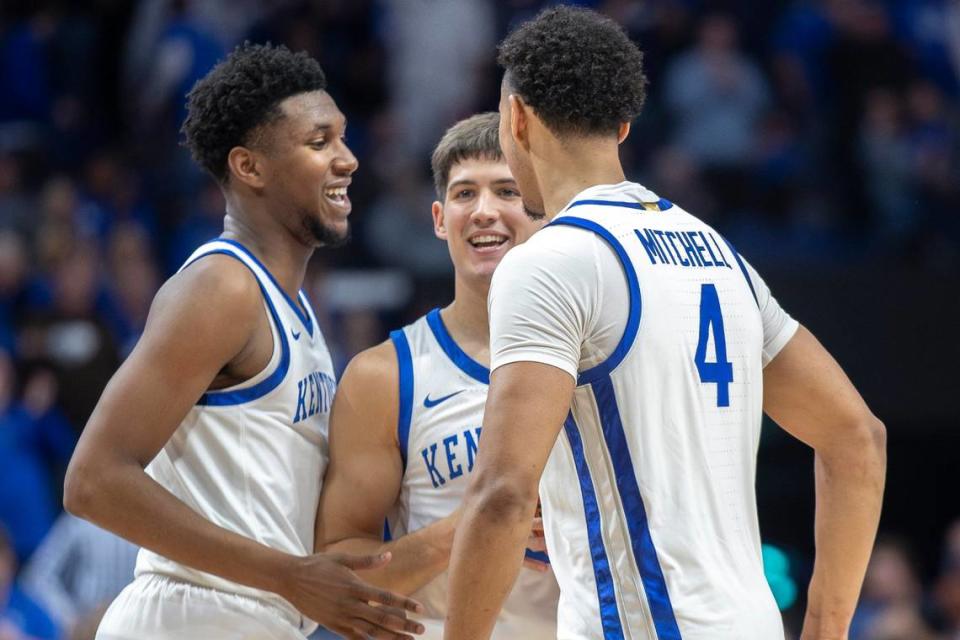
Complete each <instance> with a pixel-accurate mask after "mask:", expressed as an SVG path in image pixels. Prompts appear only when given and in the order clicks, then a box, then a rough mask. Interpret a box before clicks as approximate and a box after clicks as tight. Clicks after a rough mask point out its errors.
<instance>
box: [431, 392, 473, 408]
mask: <svg viewBox="0 0 960 640" xmlns="http://www.w3.org/2000/svg"><path fill="white" fill-rule="evenodd" d="M463 392H464V389H460V391H454V392H453V393H451V394H450V395H448V396H441V397H439V398H437V399H436V400H431V399H430V394H429V393H428V394H427V397H426V398H424V399H423V406H425V407H426V408H427V409H430V408H432V407H435V406H437V405H438V404H440V403H441V402H446V401H447V400H449V399H450V398H452V397H453V396H455V395H457V394H458V393H463Z"/></svg>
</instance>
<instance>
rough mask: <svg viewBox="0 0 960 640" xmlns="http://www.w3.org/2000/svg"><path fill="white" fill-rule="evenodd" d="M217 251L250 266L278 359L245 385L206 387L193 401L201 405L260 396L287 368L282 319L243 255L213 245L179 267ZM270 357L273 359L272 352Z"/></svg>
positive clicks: (240, 401) (227, 403) (221, 404)
mask: <svg viewBox="0 0 960 640" xmlns="http://www.w3.org/2000/svg"><path fill="white" fill-rule="evenodd" d="M217 254H221V255H225V256H230V257H231V258H233V259H234V260H237V261H238V262H240V264H242V265H243V266H245V267H246V268H247V269H249V270H250V273H251V274H252V275H253V277H254V279H255V280H256V281H257V286H258V287H260V295H262V296H263V299H264V301H265V302H266V304H267V310H268V311H269V312H270V320H271V322H272V323H273V328H274V330H275V332H276V334H277V336H276V339H277V340H279V341H280V362H279V363H278V364H277V368H276V369H274V370H273V372H272V373H270V374H269V375H267V376H266V377H265V378H262V379H261V380H259V381H258V382H256V383H255V384H251V385H249V386H245V385H248V384H249V381H244V382H241V383H239V384H238V385H234V386H232V387H227V388H226V389H215V390H212V391H207V392H206V393H204V394H203V395H202V396H200V399H199V400H197V403H196V404H197V405H198V406H203V407H225V406H233V405H238V404H243V403H246V402H250V401H252V400H256V399H258V398H262V397H263V396H265V395H267V394H268V393H270V392H271V391H273V390H274V389H276V388H277V387H278V386H279V385H280V383H281V382H283V379H284V378H285V377H286V376H287V370H289V368H290V345H289V344H288V343H287V334H286V332H285V331H284V329H283V323H282V322H280V316H279V315H278V314H277V310H276V308H275V307H274V306H273V301H272V300H271V299H270V294H269V293H267V290H266V288H265V287H264V286H263V282H261V281H260V277H259V276H258V275H257V272H256V271H254V270H253V268H252V267H251V266H250V265H249V264H247V263H246V262H245V261H244V260H243V258H241V257H240V256H238V255H237V254H236V253H234V252H232V251H230V250H227V249H213V250H211V251H208V252H207V253H202V254H200V255H198V256H196V257H195V258H193V259H192V260H191V261H190V262H188V263H187V264H185V265H184V266H183V269H186V268H187V267H189V266H190V265H191V264H193V263H194V262H196V261H197V260H200V259H201V258H204V257H206V256H212V255H217ZM270 359H271V360H273V357H272V355H271V358H270ZM268 366H269V365H268ZM259 375H260V374H257V375H256V376H253V377H252V378H251V380H255V379H256V378H258V377H259Z"/></svg>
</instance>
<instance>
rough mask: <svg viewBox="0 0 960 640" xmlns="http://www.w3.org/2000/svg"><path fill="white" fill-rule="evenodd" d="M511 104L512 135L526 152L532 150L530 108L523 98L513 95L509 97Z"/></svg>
mask: <svg viewBox="0 0 960 640" xmlns="http://www.w3.org/2000/svg"><path fill="white" fill-rule="evenodd" d="M507 101H508V102H509V103H510V135H511V136H512V137H513V140H514V142H516V143H517V144H518V145H519V146H520V147H521V148H523V149H524V150H525V151H528V150H529V149H530V138H529V132H530V107H529V106H528V105H527V104H526V103H524V101H523V98H521V97H520V96H518V95H516V94H513V93H511V94H510V95H509V96H507Z"/></svg>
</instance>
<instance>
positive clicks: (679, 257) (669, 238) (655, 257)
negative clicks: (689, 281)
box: [635, 229, 733, 269]
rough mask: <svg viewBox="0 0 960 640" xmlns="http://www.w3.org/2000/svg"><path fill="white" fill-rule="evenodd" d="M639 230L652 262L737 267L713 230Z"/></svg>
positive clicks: (640, 237) (639, 235) (691, 265)
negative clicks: (732, 264)
mask: <svg viewBox="0 0 960 640" xmlns="http://www.w3.org/2000/svg"><path fill="white" fill-rule="evenodd" d="M635 233H636V234H637V237H638V238H639V239H640V244H642V245H643V248H644V249H645V250H646V252H647V257H648V258H650V263H651V264H658V263H659V264H679V265H680V266H683V267H726V268H727V269H732V268H733V267H731V266H730V260H729V259H728V258H727V256H726V255H724V253H723V250H722V249H721V248H720V243H719V242H717V238H716V237H715V236H714V235H713V234H712V233H710V232H709V231H707V232H706V233H704V232H703V231H663V230H661V229H637V230H636V231H635ZM678 245H679V246H678Z"/></svg>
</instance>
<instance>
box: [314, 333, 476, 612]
mask: <svg viewBox="0 0 960 640" xmlns="http://www.w3.org/2000/svg"><path fill="white" fill-rule="evenodd" d="M397 370H398V367H397V356H396V351H395V349H394V347H393V345H392V343H390V342H384V343H382V344H380V345H377V346H376V347H373V348H372V349H368V350H367V351H364V352H362V353H360V354H359V355H358V356H357V357H356V358H354V359H353V361H352V362H351V363H350V365H349V366H348V367H347V370H346V371H345V372H344V374H343V378H342V379H341V381H340V383H339V385H338V387H337V394H336V397H335V398H334V401H333V409H332V411H331V414H330V464H329V466H328V467H327V474H326V476H325V478H324V481H323V492H322V494H321V496H320V509H319V512H318V514H317V535H316V541H317V545H318V549H322V548H325V549H326V550H327V551H339V552H347V553H360V554H376V553H382V552H385V551H389V552H390V553H391V556H392V560H391V562H390V563H389V564H388V565H386V566H382V567H378V568H376V569H372V570H369V571H363V572H362V573H361V575H362V576H363V578H364V579H365V580H367V581H369V582H370V583H372V584H375V585H378V586H380V587H384V588H387V589H390V590H391V591H396V592H398V593H404V594H409V593H413V592H414V591H416V590H417V589H419V588H420V587H421V586H423V585H424V584H426V583H427V582H429V581H430V580H432V579H433V578H435V577H436V576H437V575H439V574H440V573H441V572H442V571H443V570H445V569H446V568H447V563H448V561H449V559H450V549H451V547H452V546H453V533H454V529H455V526H456V520H457V515H458V514H457V513H456V512H455V513H454V514H452V515H451V516H449V517H447V518H444V519H442V520H438V521H437V522H434V523H432V524H431V525H429V526H427V527H424V528H422V529H420V530H418V531H415V532H413V533H411V534H408V535H405V536H402V537H400V538H398V539H396V540H393V541H390V542H387V543H384V542H383V524H384V520H385V519H386V517H387V514H388V512H389V511H390V509H391V507H392V506H393V505H394V503H395V502H396V500H397V495H398V494H399V492H400V484H401V481H402V479H403V463H402V460H401V457H400V449H399V442H398V438H397V414H398V412H399V408H398V406H399V393H398V371H397Z"/></svg>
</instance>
